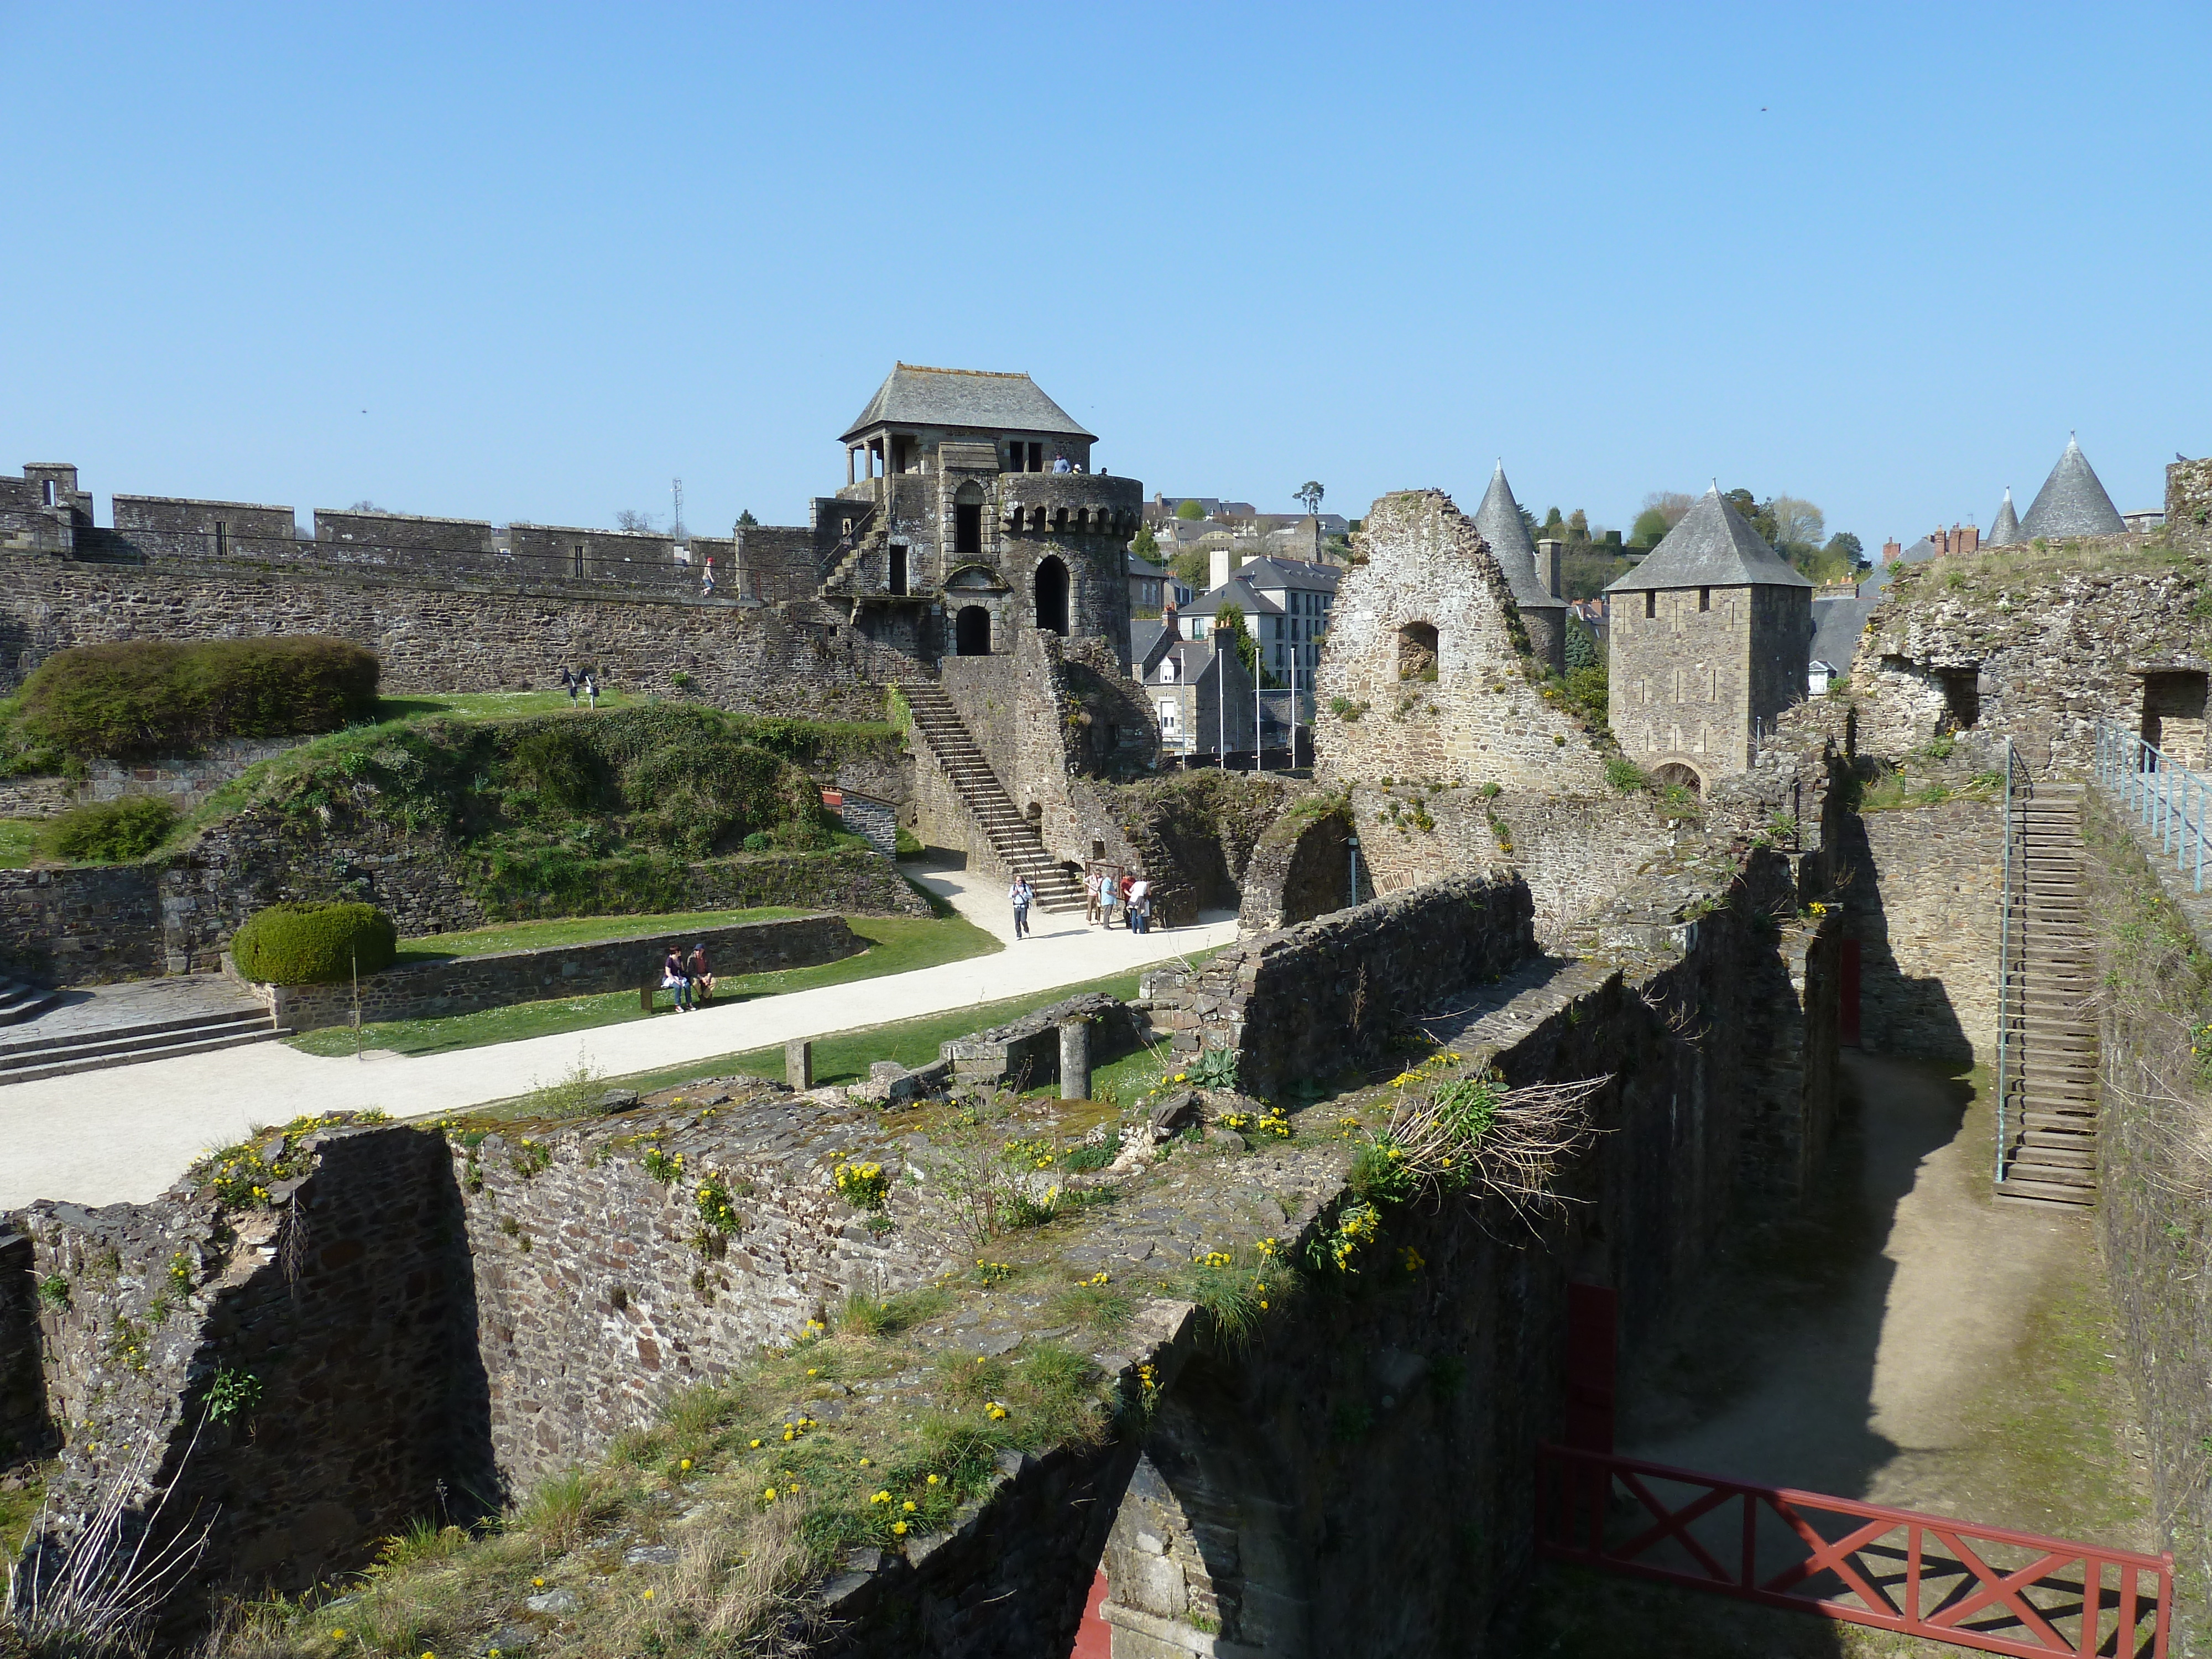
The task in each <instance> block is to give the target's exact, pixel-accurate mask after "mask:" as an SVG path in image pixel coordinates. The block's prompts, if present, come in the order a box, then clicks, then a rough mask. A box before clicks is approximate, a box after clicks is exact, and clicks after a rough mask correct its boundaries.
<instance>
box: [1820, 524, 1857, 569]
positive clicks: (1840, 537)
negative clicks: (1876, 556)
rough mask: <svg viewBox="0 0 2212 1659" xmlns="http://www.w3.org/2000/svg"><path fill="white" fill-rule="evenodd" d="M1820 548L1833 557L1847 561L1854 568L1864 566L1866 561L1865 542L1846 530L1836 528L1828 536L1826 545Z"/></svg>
mask: <svg viewBox="0 0 2212 1659" xmlns="http://www.w3.org/2000/svg"><path fill="white" fill-rule="evenodd" d="M1821 551H1822V552H1824V553H1826V554H1829V555H1831V556H1833V557H1835V558H1838V559H1843V560H1845V561H1848V562H1849V563H1850V567H1851V568H1852V569H1854V570H1859V569H1863V568H1865V565H1866V562H1867V556H1866V544H1864V543H1863V542H1862V541H1860V540H1859V538H1857V537H1856V536H1854V535H1852V534H1851V532H1850V531H1848V530H1838V532H1836V533H1835V534H1834V535H1832V536H1831V537H1829V538H1828V544H1827V546H1826V547H1824V548H1822V549H1821Z"/></svg>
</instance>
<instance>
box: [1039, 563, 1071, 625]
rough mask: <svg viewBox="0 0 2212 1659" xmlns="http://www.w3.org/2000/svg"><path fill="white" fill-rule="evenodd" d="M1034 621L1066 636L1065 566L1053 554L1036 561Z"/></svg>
mask: <svg viewBox="0 0 2212 1659" xmlns="http://www.w3.org/2000/svg"><path fill="white" fill-rule="evenodd" d="M1036 623H1037V626H1038V627H1039V628H1041V629H1046V630H1048V631H1049V632H1051V633H1054V634H1057V635H1060V637H1061V638H1062V639H1066V637H1067V567H1066V565H1064V564H1062V563H1061V562H1060V560H1059V558H1058V557H1057V556H1054V555H1053V554H1047V555H1046V556H1044V557H1043V558H1042V559H1041V560H1040V561H1038V562H1037V568H1036Z"/></svg>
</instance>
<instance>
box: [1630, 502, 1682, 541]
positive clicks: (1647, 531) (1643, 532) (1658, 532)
mask: <svg viewBox="0 0 2212 1659" xmlns="http://www.w3.org/2000/svg"><path fill="white" fill-rule="evenodd" d="M1673 528H1674V526H1673V525H1671V524H1669V523H1668V520H1667V515H1666V514H1665V513H1662V512H1661V511H1660V510H1659V509H1658V508H1657V507H1645V508H1644V510H1643V511H1642V512H1641V513H1638V514H1637V515H1636V523H1635V524H1634V526H1632V527H1631V528H1630V530H1629V532H1628V544H1629V545H1630V546H1631V547H1656V546H1658V545H1659V544H1660V542H1661V541H1662V540H1663V539H1664V538H1665V537H1666V534H1667V532H1668V531H1670V530H1672V529H1673Z"/></svg>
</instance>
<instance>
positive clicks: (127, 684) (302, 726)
mask: <svg viewBox="0 0 2212 1659" xmlns="http://www.w3.org/2000/svg"><path fill="white" fill-rule="evenodd" d="M376 677H377V661H376V654H375V653H374V652H371V651H365V650H363V649H362V647H359V646H357V645H353V644H350V643H349V642H348V641H344V640H334V639H326V638H324V637H322V636H320V635H302V636H300V637H297V638H289V639H251V640H200V641H179V640H132V641H127V642H125V643H123V644H119V645H81V646H75V647H71V648H70V649H69V650H67V651H60V652H57V653H55V654H54V655H52V656H51V657H49V658H47V659H46V661H45V662H43V663H41V664H40V665H39V666H38V668H37V669H36V670H35V671H33V673H32V675H31V677H30V678H29V679H28V680H27V681H25V682H24V685H23V690H22V693H21V696H20V697H19V698H18V699H17V712H16V717H15V718H16V723H17V725H18V726H19V728H20V729H21V732H22V734H23V736H24V737H25V738H27V739H29V740H30V741H31V742H32V743H33V744H44V745H47V746H50V747H52V748H54V749H58V750H61V751H62V752H63V753H64V754H66V755H70V756H73V757H78V758H83V757H90V756H95V755H97V756H117V757H141V756H147V755H166V754H176V753H179V752H182V751H185V750H191V749H196V748H197V747H199V746H200V745H202V744H208V743H212V742H214V741H216V739H218V738H275V737H290V736H295V735H306V734H307V733H312V732H334V731H336V730H337V729H338V728H339V727H340V726H345V725H347V724H349V722H351V721H355V720H367V719H370V718H372V717H373V716H374V714H375V712H376Z"/></svg>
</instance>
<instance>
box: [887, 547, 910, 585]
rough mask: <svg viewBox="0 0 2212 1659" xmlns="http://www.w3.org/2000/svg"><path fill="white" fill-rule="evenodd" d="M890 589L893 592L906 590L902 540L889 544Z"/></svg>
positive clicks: (904, 552)
mask: <svg viewBox="0 0 2212 1659" xmlns="http://www.w3.org/2000/svg"><path fill="white" fill-rule="evenodd" d="M890 590H891V592H894V593H903V592H906V544H904V543H902V542H893V543H892V544H891V568H890Z"/></svg>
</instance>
